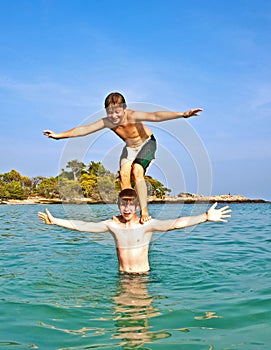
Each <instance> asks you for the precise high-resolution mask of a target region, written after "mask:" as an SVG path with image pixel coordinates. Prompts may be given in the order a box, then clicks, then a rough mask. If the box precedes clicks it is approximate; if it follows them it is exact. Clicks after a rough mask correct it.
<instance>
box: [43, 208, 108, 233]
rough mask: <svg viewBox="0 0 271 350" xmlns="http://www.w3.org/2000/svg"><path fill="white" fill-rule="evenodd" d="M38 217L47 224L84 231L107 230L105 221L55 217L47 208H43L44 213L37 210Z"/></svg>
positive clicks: (96, 231)
mask: <svg viewBox="0 0 271 350" xmlns="http://www.w3.org/2000/svg"><path fill="white" fill-rule="evenodd" d="M38 217H39V218H40V219H41V220H42V221H43V222H44V223H45V224H47V225H57V226H61V227H65V228H69V229H71V230H77V231H85V232H93V233H98V232H107V231H108V227H107V225H106V223H105V221H100V222H86V221H80V220H65V219H59V218H55V217H54V216H53V215H52V214H51V213H50V212H49V210H48V209H45V213H42V212H39V213H38Z"/></svg>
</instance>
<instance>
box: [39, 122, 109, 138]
mask: <svg viewBox="0 0 271 350" xmlns="http://www.w3.org/2000/svg"><path fill="white" fill-rule="evenodd" d="M105 127H106V122H105V118H104V119H100V120H97V121H96V122H95V123H92V124H89V125H83V126H77V127H76V128H73V129H70V130H67V131H64V132H60V133H56V132H54V131H52V130H43V134H44V135H45V136H47V137H49V138H51V139H55V140H59V139H66V138H70V137H79V136H85V135H88V134H92V133H94V132H96V131H98V130H101V129H103V128H105Z"/></svg>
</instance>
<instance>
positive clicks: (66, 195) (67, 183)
mask: <svg viewBox="0 0 271 350" xmlns="http://www.w3.org/2000/svg"><path fill="white" fill-rule="evenodd" d="M58 185H59V193H60V197H61V199H63V200H69V201H73V200H78V199H82V198H83V192H82V187H81V183H80V182H79V181H77V180H69V179H66V178H62V179H60V180H59V182H58Z"/></svg>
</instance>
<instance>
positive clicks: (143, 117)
mask: <svg viewBox="0 0 271 350" xmlns="http://www.w3.org/2000/svg"><path fill="white" fill-rule="evenodd" d="M200 112H202V109H201V108H196V109H190V110H189V111H186V112H170V111H158V112H140V111H133V112H132V118H133V119H134V120H135V121H138V122H139V121H141V122H142V121H149V122H163V121H166V120H171V119H178V118H190V117H194V116H199V113H200Z"/></svg>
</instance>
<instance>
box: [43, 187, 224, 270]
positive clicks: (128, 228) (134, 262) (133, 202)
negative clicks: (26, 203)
mask: <svg viewBox="0 0 271 350" xmlns="http://www.w3.org/2000/svg"><path fill="white" fill-rule="evenodd" d="M216 205H217V203H215V204H213V205H212V206H211V207H210V209H209V210H208V211H207V212H206V213H203V214H200V215H195V216H187V217H181V218H176V219H170V220H156V219H150V220H149V221H148V222H147V223H145V224H144V225H142V224H141V221H140V218H139V217H138V216H137V214H136V209H137V206H138V197H137V193H136V191H135V190H133V189H130V188H127V189H125V190H123V191H121V192H120V194H119V197H118V207H119V210H120V215H119V216H116V217H113V218H112V219H108V220H104V221H100V222H85V221H80V220H65V219H59V218H55V217H53V215H52V214H51V213H50V212H49V211H48V210H47V209H46V213H42V212H39V213H38V216H39V218H40V219H41V220H43V221H44V223H45V224H48V225H58V226H62V227H66V228H69V229H72V230H77V231H83V232H91V233H93V234H95V233H99V232H110V234H111V235H112V236H113V238H114V240H115V244H116V251H117V256H118V261H119V271H120V272H127V273H145V272H148V271H149V270H150V265H149V246H150V241H151V237H152V233H153V232H154V231H162V232H165V231H171V230H176V229H181V228H185V227H188V226H193V225H198V224H201V223H203V222H206V221H214V222H227V220H226V218H230V217H231V215H230V212H231V210H230V209H228V208H229V207H228V206H225V207H223V208H221V209H215V207H216Z"/></svg>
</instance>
